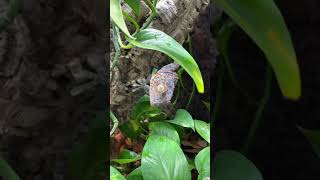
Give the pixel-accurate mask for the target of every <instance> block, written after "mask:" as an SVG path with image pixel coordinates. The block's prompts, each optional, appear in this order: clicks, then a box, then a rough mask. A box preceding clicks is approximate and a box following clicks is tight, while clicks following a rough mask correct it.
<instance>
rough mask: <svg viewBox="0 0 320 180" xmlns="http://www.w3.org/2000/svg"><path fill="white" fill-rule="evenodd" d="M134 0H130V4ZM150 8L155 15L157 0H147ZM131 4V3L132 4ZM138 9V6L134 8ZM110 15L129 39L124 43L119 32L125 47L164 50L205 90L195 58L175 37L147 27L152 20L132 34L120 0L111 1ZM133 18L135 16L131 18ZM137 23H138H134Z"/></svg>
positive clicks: (198, 86)
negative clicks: (126, 22) (126, 43)
mask: <svg viewBox="0 0 320 180" xmlns="http://www.w3.org/2000/svg"><path fill="white" fill-rule="evenodd" d="M132 2H133V1H130V4H131V3H132ZM146 2H147V4H148V5H149V6H150V8H151V9H152V10H153V11H152V12H153V16H154V15H155V14H156V12H155V11H156V10H155V7H154V5H155V2H156V1H154V3H153V4H152V3H150V1H149V0H147V1H146ZM130 4H129V5H130ZM130 6H131V7H132V8H133V7H136V6H138V5H137V4H136V3H133V4H131V5H130ZM133 9H137V8H133ZM110 10H111V12H110V16H111V20H112V22H113V23H115V25H116V26H117V27H118V28H119V29H120V30H121V31H122V32H123V33H124V34H125V35H126V40H127V41H129V44H128V45H123V44H122V42H121V39H120V36H119V34H118V37H116V38H118V43H119V44H120V46H121V47H123V48H132V47H134V46H137V47H140V48H144V49H152V50H156V51H159V52H162V53H164V54H166V55H168V56H169V57H170V58H172V59H173V60H174V61H175V62H176V63H178V64H180V65H181V67H183V68H184V69H185V70H186V72H187V73H189V75H190V76H191V77H192V78H193V80H194V82H195V84H196V86H197V88H198V92H199V93H203V92H204V83H203V79H202V75H201V72H200V69H199V67H198V65H197V63H196V61H195V60H194V59H193V57H192V56H191V55H190V54H189V53H188V52H187V51H186V50H185V49H184V48H183V47H182V46H181V45H180V44H179V43H178V42H176V41H175V40H174V39H173V38H171V37H170V36H169V35H167V34H166V33H164V32H162V31H160V30H156V29H152V28H147V27H146V26H147V25H148V24H149V23H150V22H146V24H147V25H145V26H144V27H143V28H141V29H140V28H139V30H138V28H137V30H138V32H136V33H135V35H131V34H130V32H129V30H128V28H127V26H126V24H125V21H124V17H123V13H122V10H121V6H120V0H111V1H110ZM130 19H132V20H133V18H130ZM151 20H152V19H151ZM134 24H135V25H137V24H138V23H136V22H135V23H134ZM114 31H115V29H114Z"/></svg>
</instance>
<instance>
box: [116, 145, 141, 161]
mask: <svg viewBox="0 0 320 180" xmlns="http://www.w3.org/2000/svg"><path fill="white" fill-rule="evenodd" d="M139 159H141V157H140V155H139V154H137V153H135V152H133V151H129V150H127V149H124V150H122V151H121V152H120V154H119V156H118V158H117V159H112V161H113V162H117V163H119V164H127V163H131V162H134V161H137V160H139Z"/></svg>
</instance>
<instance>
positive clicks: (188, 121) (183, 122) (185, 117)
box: [167, 109, 194, 131]
mask: <svg viewBox="0 0 320 180" xmlns="http://www.w3.org/2000/svg"><path fill="white" fill-rule="evenodd" d="M167 122H170V123H173V124H177V125H180V126H182V127H186V128H191V129H193V131H194V122H193V118H192V116H191V115H190V113H189V112H188V111H186V110H184V109H178V111H177V112H176V116H175V117H174V119H173V120H169V121H167Z"/></svg>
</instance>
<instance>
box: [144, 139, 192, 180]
mask: <svg viewBox="0 0 320 180" xmlns="http://www.w3.org/2000/svg"><path fill="white" fill-rule="evenodd" d="M141 171H142V175H143V179H144V180H163V179H166V180H182V179H183V180H191V172H190V170H189V165H188V161H187V159H186V157H185V155H184V154H183V152H182V149H181V148H180V146H179V145H178V144H177V143H176V142H175V141H173V140H171V139H169V138H167V137H165V136H157V135H152V136H150V137H149V138H148V140H147V142H146V144H145V146H144V148H143V151H142V160H141Z"/></svg>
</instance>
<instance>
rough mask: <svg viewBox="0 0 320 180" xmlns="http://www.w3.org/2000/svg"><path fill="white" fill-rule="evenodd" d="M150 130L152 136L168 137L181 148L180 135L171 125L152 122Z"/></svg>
mask: <svg viewBox="0 0 320 180" xmlns="http://www.w3.org/2000/svg"><path fill="white" fill-rule="evenodd" d="M149 128H150V129H151V133H150V135H158V136H166V137H168V138H170V139H171V140H173V141H175V142H176V143H177V144H178V145H179V146H180V138H179V134H178V132H177V131H176V130H175V129H174V128H173V127H172V126H171V125H170V124H169V123H166V122H151V123H150V124H149Z"/></svg>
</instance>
